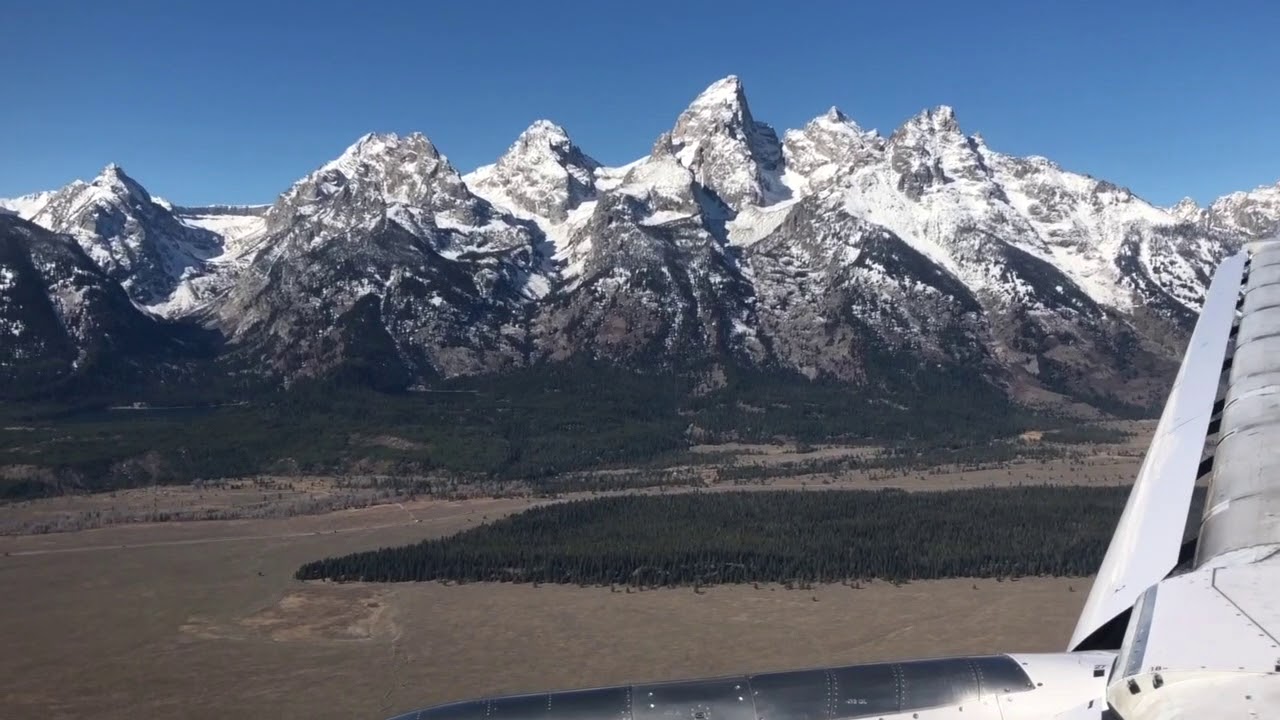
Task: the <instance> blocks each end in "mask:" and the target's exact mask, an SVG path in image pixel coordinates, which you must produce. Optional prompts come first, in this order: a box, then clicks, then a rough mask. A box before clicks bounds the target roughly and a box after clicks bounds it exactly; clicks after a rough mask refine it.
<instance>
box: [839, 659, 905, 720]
mask: <svg viewBox="0 0 1280 720" xmlns="http://www.w3.org/2000/svg"><path fill="white" fill-rule="evenodd" d="M829 673H830V675H831V716H832V717H833V718H837V719H838V718H856V717H865V716H867V715H883V714H886V713H896V712H898V711H899V709H900V708H901V707H902V671H901V670H900V669H899V668H898V666H897V665H896V664H894V663H879V664H876V665H851V666H849V667H840V668H831V670H830V671H829Z"/></svg>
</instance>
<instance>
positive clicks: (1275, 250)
mask: <svg viewBox="0 0 1280 720" xmlns="http://www.w3.org/2000/svg"><path fill="white" fill-rule="evenodd" d="M1252 253H1253V254H1252V255H1251V256H1250V258H1249V259H1250V267H1265V266H1267V265H1280V245H1276V244H1275V243H1259V244H1258V245H1256V246H1255V247H1254V248H1253V251H1252Z"/></svg>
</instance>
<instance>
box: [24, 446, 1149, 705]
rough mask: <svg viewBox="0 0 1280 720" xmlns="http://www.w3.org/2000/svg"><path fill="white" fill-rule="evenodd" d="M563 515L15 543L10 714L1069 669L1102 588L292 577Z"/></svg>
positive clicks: (977, 475) (242, 523)
mask: <svg viewBox="0 0 1280 720" xmlns="http://www.w3.org/2000/svg"><path fill="white" fill-rule="evenodd" d="M1145 445H1146V438H1145V437H1144V436H1143V435H1142V434H1141V433H1139V434H1138V435H1137V436H1135V437H1134V438H1132V439H1131V440H1129V441H1126V443H1125V444H1124V445H1123V447H1119V446H1118V447H1117V448H1109V449H1107V450H1106V451H1103V449H1101V448H1094V449H1093V451H1092V454H1090V455H1089V457H1087V458H1083V459H1082V458H1072V459H1059V460H1051V461H1043V462H1027V463H1021V464H1020V463H1013V464H1010V465H1008V466H1005V467H1000V468H996V469H986V470H972V469H970V470H960V469H957V468H940V469H936V470H931V471H923V472H921V471H911V472H908V473H906V474H899V475H895V476H887V475H886V476H884V477H879V476H877V477H872V476H870V475H857V476H841V477H827V478H823V477H816V476H810V475H797V476H790V477H780V478H774V479H770V480H768V481H766V482H764V483H763V484H761V485H752V486H747V489H750V488H753V487H762V486H774V487H776V486H778V485H783V486H789V485H799V484H801V483H803V484H805V485H806V486H807V487H810V488H815V489H817V488H824V487H888V486H895V487H906V488H912V489H925V490H930V489H931V490H938V489H944V488H948V487H960V486H979V485H992V484H1017V483H1046V482H1066V483H1083V484H1122V483H1128V482H1130V481H1131V480H1132V478H1133V476H1134V474H1135V473H1136V470H1137V464H1138V457H1137V452H1131V450H1133V449H1135V448H1141V447H1145ZM1126 448H1127V449H1126ZM723 451H724V448H719V449H717V452H723ZM738 451H739V452H740V453H741V455H740V457H742V458H754V459H752V460H750V461H751V462H756V461H759V460H761V459H762V458H771V460H769V461H771V462H785V461H787V458H786V457H785V452H786V451H785V449H784V450H778V449H777V448H774V449H773V450H770V451H769V453H768V454H765V455H762V454H761V453H760V452H759V451H760V448H738ZM823 452H827V453H828V454H829V453H831V452H838V451H835V450H831V449H827V450H825V451H823ZM780 456H781V457H782V458H783V459H782V460H779V459H778V458H779V457H780ZM744 461H745V460H744ZM735 462H736V461H735ZM824 480H826V481H827V482H828V483H830V484H823V481H824ZM307 482H308V483H311V484H308V485H306V486H305V489H299V490H296V493H305V494H307V495H309V496H313V495H316V494H320V493H322V492H325V490H324V482H323V481H322V480H319V479H313V480H309V481H307ZM712 485H713V486H716V487H720V488H723V489H726V490H728V489H743V488H741V487H736V488H735V486H733V485H729V484H716V483H712ZM299 488H302V486H301V485H299ZM262 492H263V491H262V489H261V488H241V489H239V490H236V489H222V490H210V489H208V488H202V489H199V490H196V489H192V488H167V489H166V488H160V489H158V490H139V491H130V492H128V493H116V494H115V496H114V497H110V496H107V495H99V496H88V497H77V498H60V499H51V500H43V501H36V502H31V503H21V504H15V505H10V506H6V507H4V508H0V522H3V523H4V525H5V527H7V528H8V530H9V532H13V530H14V529H15V528H17V527H20V526H21V524H22V523H23V522H24V518H25V521H30V520H32V519H33V518H43V519H45V520H47V519H49V518H50V517H56V516H60V515H63V514H70V515H72V516H75V514H76V513H82V512H85V511H90V512H92V511H93V510H97V511H99V512H100V513H101V512H102V511H103V510H105V509H107V508H115V509H116V510H119V511H121V512H123V511H125V510H148V509H150V510H157V509H159V508H161V507H170V508H174V509H180V508H184V507H191V506H192V505H193V504H203V505H205V506H209V507H215V508H234V507H236V506H237V505H254V504H255V503H258V502H261V495H262ZM279 492H280V493H281V500H280V501H281V502H284V499H283V498H284V495H283V493H284V491H279ZM148 493H150V494H148ZM295 499H296V498H295ZM549 501H550V500H548V499H538V498H526V497H507V498H470V499H460V500H416V501H405V502H392V503H387V504H380V505H375V506H371V507H366V508H358V509H349V510H340V511H333V512H325V513H321V514H306V515H295V516H290V517H277V518H266V519H244V518H242V519H231V520H208V521H202V522H163V523H139V522H132V523H128V524H122V525H116V526H112V527H103V528H99V529H92V530H79V531H72V532H57V533H45V534H39V535H12V534H11V535H7V536H3V537H0V553H3V556H2V557H0V583H3V586H4V587H5V588H6V592H4V593H0V636H3V637H5V638H6V642H5V644H4V648H3V650H0V698H3V704H4V707H5V712H4V715H5V717H6V718H13V719H14V720H23V719H25V718H33V719H34V718H81V717H90V716H92V717H95V718H99V719H100V720H111V719H113V718H121V719H123V718H133V717H165V716H168V717H182V718H210V719H212V718H225V717H271V718H308V719H315V718H355V717H360V718H377V717H386V716H390V715H392V714H395V713H397V712H401V711H405V710H409V709H413V708H415V707H421V706H424V705H429V704H434V703H438V702H444V701H449V700H453V699H462V698H466V697H471V696H476V695H484V694H494V693H507V692H521V691H533V690H539V689H548V688H570V687H582V686H592V685H600V684H612V683H622V682H628V681H644V680H662V679H674V678H679V677H687V676H699V675H715V674H730V673H738V672H744V671H763V670H770V669H783V668H789V667H797V666H813V665H825V664H838V663H852V662H862V661H873V660H882V659H892V658H902V657H911V656H930V655H946V654H955V653H982V652H994V651H1056V650H1059V649H1061V648H1062V646H1063V644H1064V643H1065V642H1066V639H1067V638H1068V636H1069V635H1070V632H1071V628H1072V626H1073V624H1074V622H1075V617H1076V615H1077V613H1078V612H1079V609H1080V607H1081V606H1082V605H1083V603H1084V599H1085V596H1086V594H1087V592H1088V589H1089V583H1090V581H1089V580H1088V579H1082V578H1077V579H1058V578H1028V579H1022V580H1017V581H1012V580H1010V581H1005V582H999V581H996V580H969V579H958V580H937V581H924V582H915V583H910V584H906V585H902V586H898V587H895V586H893V585H892V584H889V583H885V582H873V583H869V584H866V585H864V586H863V587H862V588H861V589H853V588H851V587H847V586H843V585H827V586H818V587H816V588H814V589H811V590H790V591H789V590H786V589H784V588H782V587H779V586H770V585H761V586H759V588H754V587H752V586H749V585H744V586H719V587H711V588H707V589H705V590H703V591H702V593H701V594H697V593H695V592H694V591H693V590H692V589H690V588H684V589H673V590H651V591H645V592H633V593H625V592H622V591H621V589H619V591H617V592H611V591H610V589H609V588H594V587H589V588H580V587H576V586H549V585H543V586H541V587H533V586H531V585H493V584H475V585H463V586H456V585H454V586H446V585H443V584H439V583H411V584H400V585H365V584H350V585H333V584H328V583H303V582H299V581H296V580H294V579H293V572H294V570H296V569H297V568H298V566H299V565H301V564H302V563H304V562H307V561H309V560H314V559H316V558H320V557H324V556H329V555H334V554H340V553H345V552H352V551H358V550H366V549H373V548H378V547H383V546H390V545H399V544H404V543H408V542H412V541H415V540H419V539H422V538H426V537H435V536H440V535H445V534H450V533H453V532H456V531H458V530H462V529H465V528H467V527H470V526H473V525H474V524H477V523H480V522H482V521H483V520H484V519H485V518H489V519H492V518H496V517H498V516H501V515H504V514H507V513H510V512H515V511H519V510H522V509H524V508H527V507H529V506H531V505H533V504H537V503H540V502H549Z"/></svg>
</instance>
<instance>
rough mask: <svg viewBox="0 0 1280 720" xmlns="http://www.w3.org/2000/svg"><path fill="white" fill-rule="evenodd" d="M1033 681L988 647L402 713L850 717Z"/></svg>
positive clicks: (567, 718)
mask: <svg viewBox="0 0 1280 720" xmlns="http://www.w3.org/2000/svg"><path fill="white" fill-rule="evenodd" d="M1034 689H1035V688H1034V686H1033V685H1032V683H1031V679H1030V678H1029V677H1027V673H1026V671H1025V670H1023V668H1022V667H1021V666H1020V665H1019V664H1018V662H1017V661H1016V660H1014V659H1013V658H1011V657H1009V656H1007V655H984V656H977V657H959V658H940V659H936V660H915V661H911V662H902V663H874V664H868V665H848V666H844V667H833V668H815V669H812V670H795V671H790V672H779V673H765V674H760V675H752V676H750V677H729V678H712V679H707V680H691V681H687V682H673V683H654V684H647V685H635V686H620V687H612V688H597V689H594V690H572V691H568V692H553V693H545V694H537V695H521V696H511V697H498V698H486V699H480V700H468V701H466V702H458V703H451V704H448V705H439V706H436V707H432V708H427V709H426V710H418V711H415V712H411V713H407V714H404V715H400V716H397V718H396V720H487V719H492V720H497V719H498V718H505V720H844V719H846V718H863V717H873V716H874V717H880V716H883V715H886V714H891V713H896V712H912V711H915V710H925V709H928V708H931V707H940V706H944V705H957V704H961V703H966V702H970V701H971V700H973V699H976V698H979V697H981V696H983V695H993V694H1008V693H1015V692H1026V691H1030V690H1034Z"/></svg>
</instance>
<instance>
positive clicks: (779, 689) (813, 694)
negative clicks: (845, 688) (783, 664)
mask: <svg viewBox="0 0 1280 720" xmlns="http://www.w3.org/2000/svg"><path fill="white" fill-rule="evenodd" d="M749 681H750V683H751V694H752V697H754V698H755V701H756V716H757V717H759V718H760V720H828V718H829V717H830V716H831V705H830V703H829V702H828V700H829V695H830V692H831V690H830V680H829V679H828V677H827V671H826V670H796V671H794V672H781V673H770V674H768V675H752V676H751V677H750V678H749Z"/></svg>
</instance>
